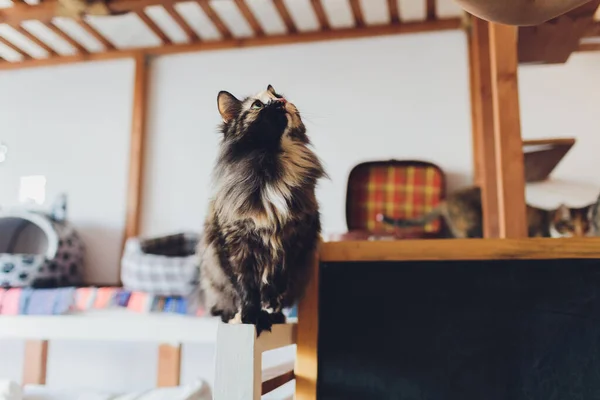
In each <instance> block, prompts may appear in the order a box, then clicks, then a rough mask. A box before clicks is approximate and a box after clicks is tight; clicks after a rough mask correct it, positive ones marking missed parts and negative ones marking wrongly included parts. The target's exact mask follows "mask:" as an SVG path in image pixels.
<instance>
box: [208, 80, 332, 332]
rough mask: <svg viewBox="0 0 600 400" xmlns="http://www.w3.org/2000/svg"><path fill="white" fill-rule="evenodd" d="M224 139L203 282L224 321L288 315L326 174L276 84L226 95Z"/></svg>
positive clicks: (316, 223) (312, 243)
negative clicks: (317, 190) (240, 96)
mask: <svg viewBox="0 0 600 400" xmlns="http://www.w3.org/2000/svg"><path fill="white" fill-rule="evenodd" d="M218 108H219V111H220V113H221V116H222V117H223V124H222V127H221V130H222V133H223V139H222V142H221V145H220V151H219V157H218V160H217V163H216V166H215V170H214V188H215V191H214V195H213V198H212V200H211V202H210V207H209V211H208V216H207V218H206V221H205V227H204V228H205V234H204V235H203V240H202V241H201V243H200V249H199V250H200V251H199V252H200V254H201V289H202V294H203V299H204V302H205V305H206V307H207V308H209V309H210V311H211V313H212V314H213V315H220V316H221V318H222V319H223V321H225V322H229V321H232V320H234V321H236V322H242V323H248V324H255V325H256V326H257V331H258V334H260V332H261V331H263V330H270V328H271V324H272V323H278V322H282V321H284V317H283V314H282V313H281V311H282V308H284V307H289V306H291V305H293V304H294V303H295V302H296V301H297V300H298V298H299V297H300V296H301V294H302V293H303V290H304V287H305V285H306V283H307V279H308V276H309V271H310V263H311V261H312V260H313V258H314V252H315V251H316V246H317V242H318V239H319V236H320V231H321V224H320V217H319V209H318V204H317V200H316V197H315V186H316V184H317V180H318V179H319V178H321V177H323V176H324V175H325V172H324V170H323V167H322V165H321V162H320V161H319V159H318V158H317V156H316V155H315V154H314V152H313V151H312V150H311V148H310V141H309V139H308V136H307V135H306V128H305V126H304V124H303V122H302V119H301V117H300V113H299V112H298V110H297V108H296V107H295V106H294V105H293V104H292V103H290V102H287V101H286V100H285V98H284V97H283V96H281V95H279V94H277V93H276V92H275V90H274V89H273V88H272V87H271V86H269V87H268V89H267V90H266V91H264V92H262V93H260V94H258V95H256V96H253V97H249V98H246V99H244V100H241V101H240V100H238V99H236V98H235V97H234V96H233V95H231V94H230V93H227V92H221V93H219V96H218Z"/></svg>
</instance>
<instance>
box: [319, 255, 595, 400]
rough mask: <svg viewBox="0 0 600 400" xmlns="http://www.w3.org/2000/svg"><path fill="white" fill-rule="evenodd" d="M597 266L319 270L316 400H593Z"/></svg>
mask: <svg viewBox="0 0 600 400" xmlns="http://www.w3.org/2000/svg"><path fill="white" fill-rule="evenodd" d="M599 295H600V260H583V259H578V260H493V261H443V262H442V261H440V262H360V263H349V262H343V263H342V262H340V263H324V264H322V265H321V281H320V306H319V377H318V387H317V392H318V397H317V398H318V399H319V400H354V399H359V400H379V399H382V400H383V399H386V400H388V399H390V400H391V399H394V400H396V399H397V400H526V399H527V400H571V399H573V400H575V399H577V400H592V399H600V296H599Z"/></svg>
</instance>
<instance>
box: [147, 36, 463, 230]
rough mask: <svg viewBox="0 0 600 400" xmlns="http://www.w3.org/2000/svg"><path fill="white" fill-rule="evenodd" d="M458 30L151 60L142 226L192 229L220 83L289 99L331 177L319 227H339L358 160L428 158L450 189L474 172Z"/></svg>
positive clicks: (205, 178)
mask: <svg viewBox="0 0 600 400" xmlns="http://www.w3.org/2000/svg"><path fill="white" fill-rule="evenodd" d="M466 63H467V56H466V45H465V40H464V36H463V33H462V32H446V33H429V34H421V35H405V36H396V37H382V38H376V39H363V40H352V41H338V42H328V43H318V44H301V45H294V46H285V47H269V48H257V49H249V50H234V51H224V52H214V53H199V54H187V55H179V56H173V57H165V58H161V59H158V60H156V61H155V62H154V63H153V71H152V76H153V78H152V87H153V96H152V100H153V101H152V108H151V109H152V112H151V114H152V116H151V120H150V124H149V139H148V140H149V148H148V153H147V154H148V158H147V160H148V169H147V173H146V185H145V193H144V199H145V203H144V210H143V215H144V217H143V231H144V233H146V234H151V235H154V234H162V233H165V232H171V231H177V230H181V229H190V230H197V229H199V227H201V224H202V219H203V217H204V215H205V211H206V206H207V201H208V192H207V191H208V188H209V179H210V175H209V173H210V170H211V168H212V165H213V161H214V158H215V154H216V149H217V142H218V139H219V135H218V134H217V132H216V128H217V125H218V123H219V114H218V112H217V107H216V98H217V93H218V92H219V91H220V90H229V91H232V92H233V93H234V94H235V95H238V96H245V95H249V94H253V93H255V92H258V91H261V90H264V89H265V88H266V87H267V85H268V84H273V86H274V87H275V89H276V90H279V91H281V92H283V93H284V94H286V96H288V97H289V98H290V100H291V101H293V102H295V104H296V106H297V107H298V108H299V110H300V112H301V113H302V114H303V116H304V117H303V118H304V121H305V123H306V125H307V128H308V131H309V135H310V136H311V138H312V140H313V142H314V144H315V148H316V150H317V152H318V154H319V155H320V156H321V157H322V159H323V160H324V161H325V166H326V168H327V170H328V172H329V175H330V176H331V180H329V181H323V182H322V184H321V185H320V188H319V193H318V196H319V200H320V202H321V207H322V214H323V227H324V230H325V231H326V232H329V233H331V232H336V233H339V232H343V231H345V230H346V221H345V196H346V193H345V192H346V184H347V177H348V174H349V172H350V170H351V168H352V167H353V166H355V165H356V164H357V163H359V162H362V161H368V160H379V159H389V158H399V159H402V158H411V157H417V158H421V159H425V160H430V161H434V162H436V163H437V164H439V165H440V167H442V168H443V169H444V170H445V171H446V172H447V173H448V175H449V180H450V183H451V184H452V185H456V184H464V183H466V182H469V181H470V179H471V154H470V152H471V146H470V144H469V143H470V109H469V89H468V72H467V64H466Z"/></svg>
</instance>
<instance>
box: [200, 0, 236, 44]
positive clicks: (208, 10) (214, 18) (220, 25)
mask: <svg viewBox="0 0 600 400" xmlns="http://www.w3.org/2000/svg"><path fill="white" fill-rule="evenodd" d="M197 2H198V5H199V6H200V8H202V11H204V14H206V16H207V17H208V18H209V19H210V21H211V22H212V24H213V25H214V26H215V28H217V30H218V31H219V33H220V34H221V37H223V39H229V38H231V37H233V36H232V35H231V31H230V30H229V28H228V27H227V25H225V23H224V22H223V20H222V19H221V17H219V14H217V13H216V11H215V10H214V9H213V8H212V6H211V5H210V3H209V1H208V0H197Z"/></svg>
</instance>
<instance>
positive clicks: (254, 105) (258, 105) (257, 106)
mask: <svg viewBox="0 0 600 400" xmlns="http://www.w3.org/2000/svg"><path fill="white" fill-rule="evenodd" d="M263 107H264V104H263V103H262V102H261V101H260V100H256V101H255V102H254V103H252V109H253V110H260V109H261V108H263Z"/></svg>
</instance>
